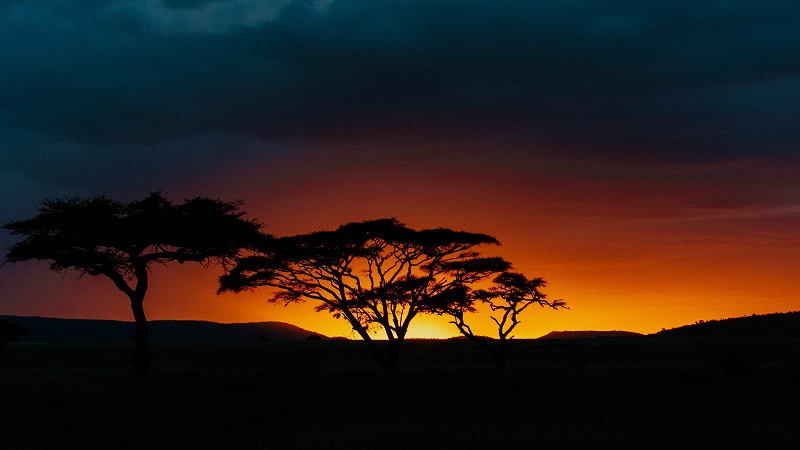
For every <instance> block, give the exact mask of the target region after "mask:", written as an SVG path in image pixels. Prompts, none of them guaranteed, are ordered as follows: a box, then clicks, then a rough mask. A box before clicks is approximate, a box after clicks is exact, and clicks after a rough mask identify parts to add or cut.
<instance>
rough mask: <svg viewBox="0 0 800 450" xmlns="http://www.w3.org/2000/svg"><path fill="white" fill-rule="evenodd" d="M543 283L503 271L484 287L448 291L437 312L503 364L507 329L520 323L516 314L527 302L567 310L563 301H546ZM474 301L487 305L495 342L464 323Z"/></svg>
mask: <svg viewBox="0 0 800 450" xmlns="http://www.w3.org/2000/svg"><path fill="white" fill-rule="evenodd" d="M545 285H546V282H545V281H544V280H543V279H541V278H533V279H529V278H527V277H526V276H525V275H523V274H521V273H516V272H503V273H501V274H500V275H498V276H497V277H496V278H495V279H494V284H493V285H492V286H491V287H490V288H488V289H480V290H474V291H473V290H471V289H469V288H468V287H466V286H465V287H462V288H461V290H460V292H459V291H455V290H454V291H452V292H451V293H450V295H449V296H448V297H447V298H443V299H442V300H441V301H440V313H443V314H447V315H449V316H450V317H452V319H453V320H451V321H450V323H452V324H454V325H455V326H456V328H458V331H460V332H461V334H463V335H464V336H466V337H467V338H468V339H470V340H472V341H474V342H476V343H477V344H479V345H480V346H481V347H483V348H485V349H486V350H487V351H489V353H491V354H492V356H494V359H495V365H496V366H497V367H503V366H505V365H506V360H507V356H508V355H507V353H508V346H507V342H508V341H510V340H511V339H513V338H514V336H512V335H511V332H512V331H514V329H515V328H516V327H517V325H519V323H520V322H521V321H520V319H519V315H520V314H521V313H522V312H523V311H524V310H525V309H527V308H528V307H529V306H530V305H534V304H535V305H539V306H542V307H550V308H553V309H559V308H562V309H569V308H567V306H566V303H564V300H562V299H558V300H552V301H549V300H547V296H546V295H545V294H544V293H542V292H541V289H543V288H544V287H545ZM476 303H481V304H484V305H487V306H488V307H489V308H490V309H491V310H492V315H491V316H490V317H491V319H492V321H494V323H495V324H496V325H497V337H498V339H497V340H496V341H495V340H493V339H489V338H487V337H484V336H479V335H476V334H475V333H474V332H473V331H472V328H471V327H470V326H469V325H468V324H467V323H466V320H465V318H464V315H465V314H466V313H474V312H477V308H476V307H475V304H476Z"/></svg>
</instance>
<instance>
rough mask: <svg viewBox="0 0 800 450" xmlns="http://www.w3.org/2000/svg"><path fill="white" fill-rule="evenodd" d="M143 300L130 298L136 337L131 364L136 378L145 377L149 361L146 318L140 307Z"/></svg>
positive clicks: (142, 308)
mask: <svg viewBox="0 0 800 450" xmlns="http://www.w3.org/2000/svg"><path fill="white" fill-rule="evenodd" d="M143 300H144V299H142V298H136V297H131V310H133V318H134V319H135V321H136V336H135V337H134V342H135V343H136V346H135V347H134V350H133V355H134V356H133V364H134V371H135V372H136V375H137V376H145V375H147V371H148V370H149V369H150V360H151V357H150V352H149V349H148V329H147V317H145V315H144V307H143V306H142V301H143Z"/></svg>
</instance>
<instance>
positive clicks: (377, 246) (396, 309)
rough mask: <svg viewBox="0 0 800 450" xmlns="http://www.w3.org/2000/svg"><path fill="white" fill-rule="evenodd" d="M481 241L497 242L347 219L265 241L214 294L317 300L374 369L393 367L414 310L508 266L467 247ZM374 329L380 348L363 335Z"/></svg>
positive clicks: (427, 308)
mask: <svg viewBox="0 0 800 450" xmlns="http://www.w3.org/2000/svg"><path fill="white" fill-rule="evenodd" d="M487 244H488V245H497V244H498V242H497V240H496V239H495V238H493V237H491V236H488V235H485V234H478V233H468V232H464V231H454V230H450V229H446V228H437V229H429V230H413V229H411V228H408V227H406V226H405V225H403V224H402V223H400V222H398V221H397V220H396V219H378V220H372V221H366V222H355V223H349V224H346V225H342V226H341V227H339V228H338V229H336V230H334V231H321V232H316V233H310V234H303V235H298V236H291V237H284V238H277V239H273V240H271V241H269V242H265V245H264V246H263V247H262V248H261V249H260V250H259V254H258V255H255V256H248V257H246V258H242V259H240V260H239V262H238V264H237V265H236V267H235V268H234V269H232V270H231V271H230V272H229V273H228V274H226V275H223V276H222V277H221V278H220V292H224V291H233V292H239V291H242V290H246V289H253V288H256V287H259V286H271V287H274V288H277V291H276V293H275V294H274V295H273V296H272V298H271V299H270V300H271V301H273V302H283V303H286V304H288V303H292V302H297V301H302V300H304V299H308V300H312V301H315V302H318V306H317V308H316V309H317V311H328V312H330V313H331V314H333V316H334V317H336V318H344V319H345V320H347V321H348V322H349V323H350V325H351V326H352V327H353V330H354V331H355V332H356V333H358V335H359V336H361V338H362V339H363V340H364V342H365V343H366V344H367V347H368V348H369V350H370V352H371V353H372V355H373V356H374V357H375V358H376V360H377V361H378V363H379V364H380V365H381V366H382V367H397V365H398V357H399V353H400V348H401V346H402V344H403V341H404V339H405V336H406V333H407V332H408V327H409V325H410V324H411V321H412V320H413V319H414V318H415V317H416V316H417V315H419V314H431V313H435V312H436V311H437V308H436V299H437V298H438V297H440V296H442V295H443V294H444V293H446V292H448V291H450V290H452V289H457V288H460V287H461V286H468V285H470V284H471V283H474V282H476V281H478V280H481V279H483V278H485V277H488V276H491V275H493V274H496V273H498V272H502V271H503V270H506V269H507V268H508V267H509V264H508V263H507V262H506V261H504V260H503V259H501V258H488V257H482V256H481V255H480V254H479V253H478V252H476V251H475V250H474V249H475V247H478V246H480V245H487ZM379 329H382V330H383V331H384V333H385V336H386V340H387V346H386V350H385V351H384V350H383V349H382V348H381V346H380V345H379V343H377V342H376V341H375V340H374V339H373V338H372V336H371V331H377V330H379Z"/></svg>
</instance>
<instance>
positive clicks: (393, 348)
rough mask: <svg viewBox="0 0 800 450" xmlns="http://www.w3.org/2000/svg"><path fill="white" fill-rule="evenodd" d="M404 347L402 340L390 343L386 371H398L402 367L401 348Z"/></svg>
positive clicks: (384, 366) (385, 365)
mask: <svg viewBox="0 0 800 450" xmlns="http://www.w3.org/2000/svg"><path fill="white" fill-rule="evenodd" d="M402 345H403V340H402V339H401V338H398V339H394V340H391V341H389V348H388V350H387V351H386V363H385V364H384V365H383V366H382V367H383V368H384V369H397V368H398V367H400V347H401V346H402Z"/></svg>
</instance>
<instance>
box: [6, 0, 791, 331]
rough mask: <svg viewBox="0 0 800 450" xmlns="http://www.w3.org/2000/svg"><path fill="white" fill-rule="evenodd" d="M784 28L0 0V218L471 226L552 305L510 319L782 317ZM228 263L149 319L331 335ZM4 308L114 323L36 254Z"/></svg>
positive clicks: (165, 1)
mask: <svg viewBox="0 0 800 450" xmlns="http://www.w3.org/2000/svg"><path fill="white" fill-rule="evenodd" d="M797 23H800V5H797V4H794V3H793V2H783V1H780V2H779V1H682V0H676V1H672V2H655V1H640V0H637V1H632V0H631V1H625V0H623V1H599V0H597V1H588V0H586V1H580V0H552V1H551V0H545V1H531V0H524V1H523V0H519V1H502V0H501V1H497V2H485V1H476V0H407V1H403V0H391V1H390V0H375V1H367V0H306V1H298V0H274V1H245V0H97V1H89V0H65V1H61V2H53V1H49V0H9V1H4V2H2V4H0V61H2V68H0V193H1V195H0V222H2V223H6V222H8V221H11V220H17V219H24V218H28V217H32V216H33V215H35V214H36V211H37V207H38V205H39V203H40V201H41V200H42V199H45V198H68V197H75V196H77V197H88V196H94V195H100V194H103V195H106V196H108V197H111V198H114V199H118V200H126V201H127V200H135V199H139V198H143V197H144V196H146V195H147V194H148V193H150V192H154V191H160V192H162V194H163V195H165V196H166V197H167V198H170V199H173V200H175V201H179V200H181V199H184V198H189V197H195V196H211V197H215V198H221V199H223V200H236V199H239V200H242V201H243V202H244V206H243V209H244V210H245V211H247V212H248V216H247V217H250V218H254V219H257V220H259V221H260V222H262V223H263V224H264V225H265V226H264V231H265V232H268V233H271V234H275V235H278V236H285V235H293V234H298V233H306V232H311V231H317V230H326V229H333V228H336V227H337V226H338V225H341V224H344V223H347V222H351V221H360V220H369V219H376V218H381V217H396V218H397V219H399V220H400V221H401V222H403V223H405V224H407V225H409V226H411V227H414V228H431V227H447V228H453V229H458V230H465V231H472V232H480V233H487V234H490V235H492V236H495V237H496V238H497V239H498V240H500V242H501V244H502V245H501V246H500V247H489V248H486V249H484V250H485V254H487V255H497V256H503V257H505V258H507V259H509V260H510V261H511V262H512V263H513V264H514V268H515V269H516V270H518V271H520V272H523V273H525V274H526V275H528V276H530V277H542V278H544V279H546V280H547V282H548V285H547V287H546V289H545V293H547V294H548V295H549V297H550V298H563V299H564V300H565V301H566V302H567V304H568V306H569V307H570V308H571V309H570V310H562V311H552V310H544V309H542V310H534V311H530V312H526V315H525V316H523V318H522V320H523V322H522V324H520V325H519V327H518V331H517V332H516V335H517V336H518V337H537V336H541V335H543V334H546V333H547V332H549V331H553V330H628V331H636V332H642V333H651V332H655V331H658V330H660V329H662V328H672V327H676V326H680V325H685V324H689V323H693V322H695V321H697V320H710V319H721V318H727V317H738V316H743V315H750V314H765V313H772V312H786V311H796V310H800V276H798V269H800V232H799V231H800V227H799V225H800V27H798V26H797ZM17 239H18V237H16V236H11V235H9V234H8V233H7V232H5V230H2V232H0V246H2V248H7V247H8V246H9V245H12V244H13V243H14V242H16V241H17ZM220 273H221V272H220V269H219V268H217V267H213V266H212V267H208V268H202V267H200V266H194V267H192V266H190V265H183V266H180V267H178V266H172V265H167V266H164V267H155V268H154V270H153V281H152V283H151V286H152V287H151V289H150V291H149V293H148V297H147V299H146V300H145V310H146V312H147V313H148V318H149V319H162V320H163V319H196V320H212V321H219V322H253V321H270V320H277V321H285V322H290V323H293V324H296V325H298V326H301V327H304V328H307V329H310V330H314V331H317V332H319V333H323V334H328V335H341V336H348V335H350V330H349V327H348V326H347V324H346V323H345V322H344V321H341V320H339V321H337V320H335V319H333V318H331V317H329V316H325V315H324V314H323V313H314V312H313V306H314V305H313V304H302V305H290V306H282V305H274V304H269V303H268V302H267V298H268V297H269V296H270V293H269V291H267V290H264V291H259V292H254V293H247V294H238V295H236V294H223V295H217V294H215V291H216V279H217V277H218V276H219V274H220ZM0 314H11V315H39V316H50V317H67V318H73V317H74V318H100V319H115V320H132V315H131V312H130V309H129V305H128V303H127V301H126V297H125V296H124V295H123V294H121V293H120V292H119V291H116V290H115V289H114V287H113V285H112V284H111V282H110V281H108V280H106V279H103V278H93V277H90V276H84V277H79V275H78V274H77V273H75V272H66V273H53V272H50V271H49V269H48V267H47V264H45V263H38V264H37V263H35V262H31V263H17V264H5V265H3V266H2V267H1V268H0ZM473 320H474V321H475V324H476V326H475V327H474V328H476V331H478V332H482V333H485V334H491V333H492V332H493V329H492V327H491V323H490V322H489V321H488V319H487V315H486V313H485V312H484V313H482V314H480V315H478V316H476V317H475V318H473ZM456 333H457V331H456V330H455V328H454V327H452V325H449V324H448V323H447V321H446V320H443V319H441V318H427V317H421V318H418V319H415V321H414V322H413V323H412V327H411V331H410V336H414V337H444V336H451V335H455V334H456Z"/></svg>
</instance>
